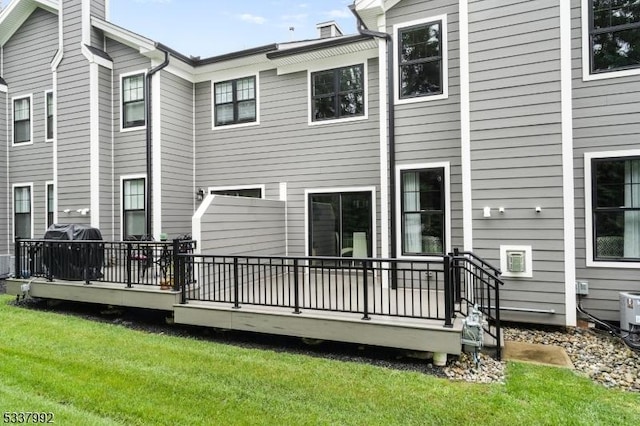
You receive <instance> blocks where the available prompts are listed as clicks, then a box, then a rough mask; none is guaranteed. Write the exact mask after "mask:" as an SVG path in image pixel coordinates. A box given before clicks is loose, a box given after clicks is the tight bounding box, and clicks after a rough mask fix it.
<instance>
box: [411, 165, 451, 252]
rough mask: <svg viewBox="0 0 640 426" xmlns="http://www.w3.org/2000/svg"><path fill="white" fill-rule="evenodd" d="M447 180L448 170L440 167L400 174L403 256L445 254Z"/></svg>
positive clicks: (412, 170)
mask: <svg viewBox="0 0 640 426" xmlns="http://www.w3.org/2000/svg"><path fill="white" fill-rule="evenodd" d="M444 179H445V169H444V168H441V167H438V168H432V169H407V170H402V171H401V172H400V188H401V195H400V208H401V218H400V221H401V223H400V226H401V248H402V255H404V256H428V255H442V254H444V247H445V223H446V221H445V197H446V194H445V182H444Z"/></svg>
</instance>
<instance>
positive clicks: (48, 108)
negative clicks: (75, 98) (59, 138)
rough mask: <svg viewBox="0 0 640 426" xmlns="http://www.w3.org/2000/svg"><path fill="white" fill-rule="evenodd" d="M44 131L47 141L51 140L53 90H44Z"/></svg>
mask: <svg viewBox="0 0 640 426" xmlns="http://www.w3.org/2000/svg"><path fill="white" fill-rule="evenodd" d="M44 97H45V116H46V121H45V133H46V138H47V141H51V140H53V114H54V110H53V108H54V107H53V92H51V91H48V92H45V95H44Z"/></svg>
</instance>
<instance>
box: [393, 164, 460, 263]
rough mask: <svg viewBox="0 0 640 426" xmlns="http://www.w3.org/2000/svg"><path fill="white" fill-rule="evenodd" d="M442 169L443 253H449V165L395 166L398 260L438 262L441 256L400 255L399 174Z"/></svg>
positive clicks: (400, 198)
mask: <svg viewBox="0 0 640 426" xmlns="http://www.w3.org/2000/svg"><path fill="white" fill-rule="evenodd" d="M440 168H442V169H444V197H445V204H444V230H445V241H444V247H443V248H442V249H443V251H444V253H445V254H446V253H449V252H450V251H451V164H450V163H449V162H448V161H444V162H438V163H418V164H398V165H396V170H395V174H396V223H395V225H396V240H395V241H394V242H393V244H395V245H396V257H397V258H398V259H413V260H440V259H442V256H405V255H403V254H402V232H401V230H402V204H401V203H402V186H401V179H400V174H401V172H402V171H403V170H426V169H440Z"/></svg>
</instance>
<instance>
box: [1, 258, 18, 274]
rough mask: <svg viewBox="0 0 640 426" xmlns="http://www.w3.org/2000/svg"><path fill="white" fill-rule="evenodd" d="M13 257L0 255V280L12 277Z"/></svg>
mask: <svg viewBox="0 0 640 426" xmlns="http://www.w3.org/2000/svg"><path fill="white" fill-rule="evenodd" d="M14 259H15V257H13V256H11V255H9V254H0V279H1V278H7V277H9V276H10V275H13V268H14V264H15V260H14Z"/></svg>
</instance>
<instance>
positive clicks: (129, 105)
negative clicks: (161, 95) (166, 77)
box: [122, 73, 145, 129]
mask: <svg viewBox="0 0 640 426" xmlns="http://www.w3.org/2000/svg"><path fill="white" fill-rule="evenodd" d="M144 97H145V93H144V73H140V74H134V75H128V76H124V77H122V128H123V129H131V128H135V127H142V126H144V125H145V99H144Z"/></svg>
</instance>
